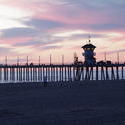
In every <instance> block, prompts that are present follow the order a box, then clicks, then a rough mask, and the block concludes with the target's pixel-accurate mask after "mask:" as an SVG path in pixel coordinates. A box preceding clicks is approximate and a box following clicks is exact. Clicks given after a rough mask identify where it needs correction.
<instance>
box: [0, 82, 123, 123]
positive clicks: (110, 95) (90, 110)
mask: <svg viewBox="0 0 125 125" xmlns="http://www.w3.org/2000/svg"><path fill="white" fill-rule="evenodd" d="M52 84H53V83H52ZM67 84H68V85H67ZM0 125H125V81H98V82H96V81H94V82H92V81H90V82H83V83H82V82H81V83H78V82H76V83H73V84H72V85H70V83H65V84H62V86H61V85H60V84H59V86H57V85H54V84H53V86H51V85H50V84H49V85H48V86H47V87H43V85H41V84H35V83H34V84H6V85H5V84H1V85H0Z"/></svg>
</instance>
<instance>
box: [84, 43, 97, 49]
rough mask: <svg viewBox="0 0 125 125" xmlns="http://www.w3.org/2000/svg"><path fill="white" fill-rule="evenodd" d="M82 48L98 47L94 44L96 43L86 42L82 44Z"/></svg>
mask: <svg viewBox="0 0 125 125" xmlns="http://www.w3.org/2000/svg"><path fill="white" fill-rule="evenodd" d="M82 48H83V49H84V48H96V46H94V45H92V44H91V43H89V44H86V45H84V46H82Z"/></svg>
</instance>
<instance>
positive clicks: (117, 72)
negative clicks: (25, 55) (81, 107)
mask: <svg viewBox="0 0 125 125" xmlns="http://www.w3.org/2000/svg"><path fill="white" fill-rule="evenodd" d="M120 79H122V80H124V79H125V64H110V65H92V66H87V65H83V64H79V65H74V64H70V65H44V64H42V65H0V83H8V82H23V83H24V82H41V83H42V82H73V81H84V80H120Z"/></svg>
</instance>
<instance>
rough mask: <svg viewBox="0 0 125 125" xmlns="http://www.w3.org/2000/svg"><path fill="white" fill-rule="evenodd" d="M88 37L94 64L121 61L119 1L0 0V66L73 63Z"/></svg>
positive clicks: (123, 27) (122, 2)
mask: <svg viewBox="0 0 125 125" xmlns="http://www.w3.org/2000/svg"><path fill="white" fill-rule="evenodd" d="M89 34H91V37H92V38H91V40H92V44H94V45H96V46H97V48H96V50H95V51H96V53H97V55H96V58H97V60H102V59H104V52H107V59H108V60H113V61H117V52H119V54H120V61H122V62H123V61H124V62H125V0H15V1H14V0H0V63H4V62H5V56H7V57H8V63H16V59H17V57H18V56H19V57H20V62H21V63H23V62H26V56H29V61H30V62H35V63H37V62H38V58H39V56H41V63H47V62H49V55H50V54H52V62H53V63H61V57H62V55H64V57H65V63H70V62H72V61H73V54H74V52H76V53H77V55H78V57H79V60H82V61H83V60H84V59H83V57H82V51H83V50H82V49H81V46H83V45H84V44H86V42H87V40H88V36H89Z"/></svg>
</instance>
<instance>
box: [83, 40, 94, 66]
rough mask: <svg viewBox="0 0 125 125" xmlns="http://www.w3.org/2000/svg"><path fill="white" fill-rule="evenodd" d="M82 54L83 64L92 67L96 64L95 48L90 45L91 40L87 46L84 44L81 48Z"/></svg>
mask: <svg viewBox="0 0 125 125" xmlns="http://www.w3.org/2000/svg"><path fill="white" fill-rule="evenodd" d="M82 48H83V50H84V52H83V56H84V59H85V61H84V64H87V65H94V64H95V63H96V58H95V55H96V54H95V52H94V50H95V48H96V46H94V45H93V44H91V40H90V39H89V42H88V43H87V44H85V45H84V46H82Z"/></svg>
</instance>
